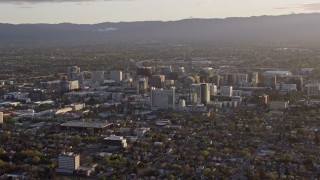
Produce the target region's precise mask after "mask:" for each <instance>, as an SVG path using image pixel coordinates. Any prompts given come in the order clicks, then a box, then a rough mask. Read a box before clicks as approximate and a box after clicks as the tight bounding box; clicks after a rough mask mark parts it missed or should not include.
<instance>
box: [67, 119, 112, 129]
mask: <svg viewBox="0 0 320 180" xmlns="http://www.w3.org/2000/svg"><path fill="white" fill-rule="evenodd" d="M111 125H112V123H103V122H86V121H69V122H66V123H63V124H61V126H63V127H78V128H105V127H108V126H111Z"/></svg>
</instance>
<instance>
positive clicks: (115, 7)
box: [0, 0, 320, 24]
mask: <svg viewBox="0 0 320 180" xmlns="http://www.w3.org/2000/svg"><path fill="white" fill-rule="evenodd" d="M314 12H320V3H317V1H315V0H305V1H304V2H303V3H301V1H298V0H283V1H281V2H279V1H276V0H271V1H256V0H243V1H241V4H240V3H237V2H234V1H231V0H226V1H218V0H184V1H182V0H174V1H172V0H163V1H161V2H160V1H155V0H44V1H39V0H0V23H11V24H21V23H64V22H70V23H77V24H95V23H99V22H120V21H153V20H156V21H158V20H161V21H171V20H180V19H188V18H227V17H249V16H261V15H283V14H291V13H314Z"/></svg>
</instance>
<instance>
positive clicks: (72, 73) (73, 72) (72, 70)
mask: <svg viewBox="0 0 320 180" xmlns="http://www.w3.org/2000/svg"><path fill="white" fill-rule="evenodd" d="M77 74H80V67H78V66H71V67H68V74H67V75H68V78H69V79H71V80H75V79H76V77H77Z"/></svg>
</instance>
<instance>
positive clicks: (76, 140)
mask: <svg viewBox="0 0 320 180" xmlns="http://www.w3.org/2000/svg"><path fill="white" fill-rule="evenodd" d="M81 140H82V138H81V137H80V136H79V135H75V136H74V137H73V138H72V144H73V145H74V146H78V145H79V144H80V142H81Z"/></svg>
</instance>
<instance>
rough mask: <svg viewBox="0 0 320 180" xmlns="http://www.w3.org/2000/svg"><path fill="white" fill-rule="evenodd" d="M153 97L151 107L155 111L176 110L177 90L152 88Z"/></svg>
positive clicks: (151, 95)
mask: <svg viewBox="0 0 320 180" xmlns="http://www.w3.org/2000/svg"><path fill="white" fill-rule="evenodd" d="M150 97H151V107H152V108H155V109H159V108H164V109H168V108H173V109H174V108H175V101H176V100H175V99H176V97H175V88H174V87H172V88H170V89H166V90H164V89H156V88H154V87H152V88H151V91H150Z"/></svg>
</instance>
